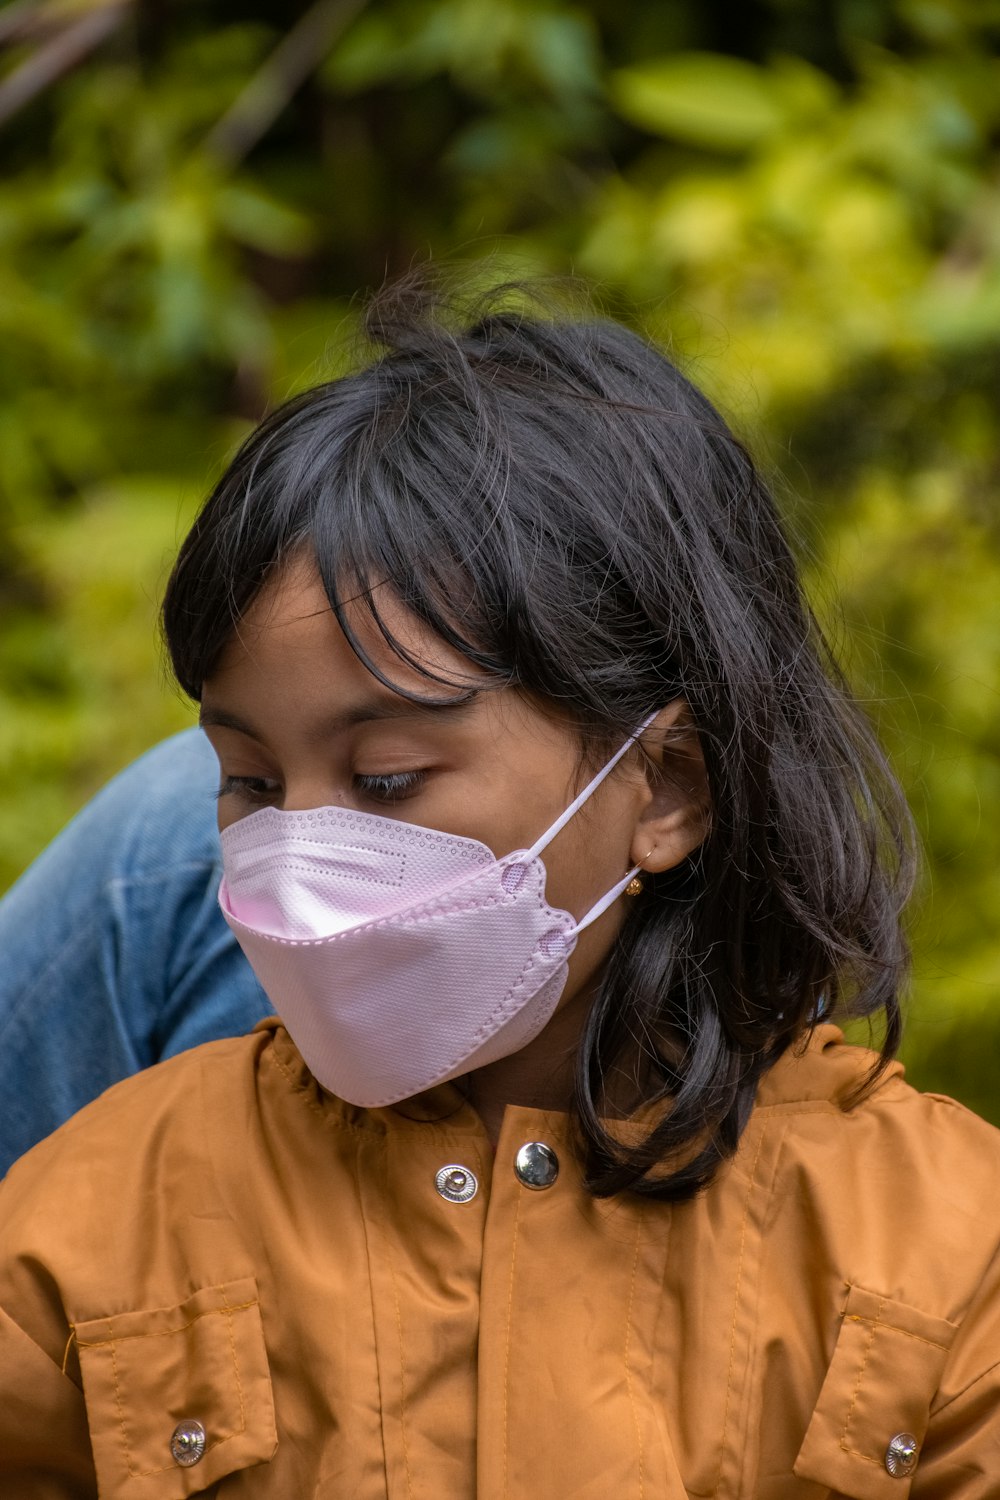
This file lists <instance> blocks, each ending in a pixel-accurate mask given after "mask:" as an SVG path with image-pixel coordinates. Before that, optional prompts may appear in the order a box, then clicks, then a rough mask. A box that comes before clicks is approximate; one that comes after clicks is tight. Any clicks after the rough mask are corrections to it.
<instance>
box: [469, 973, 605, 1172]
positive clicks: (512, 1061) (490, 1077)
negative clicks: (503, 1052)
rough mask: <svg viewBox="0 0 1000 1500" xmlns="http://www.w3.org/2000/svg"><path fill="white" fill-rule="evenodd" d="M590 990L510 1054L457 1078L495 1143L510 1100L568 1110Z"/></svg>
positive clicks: (516, 1102) (510, 1102)
mask: <svg viewBox="0 0 1000 1500" xmlns="http://www.w3.org/2000/svg"><path fill="white" fill-rule="evenodd" d="M590 998H591V997H590V996H589V995H575V996H574V997H573V999H572V1000H571V1001H570V1002H569V1003H568V1004H567V1005H564V1006H561V1007H560V1008H559V1009H558V1010H557V1011H556V1013H555V1015H554V1016H553V1017H552V1019H551V1021H549V1023H548V1025H547V1026H546V1027H545V1029H544V1030H543V1031H542V1032H540V1034H539V1035H538V1036H536V1037H535V1040H534V1041H533V1042H529V1043H528V1045H527V1046H526V1047H522V1048H521V1050H520V1052H515V1053H513V1054H512V1055H511V1056H510V1057H501V1058H498V1060H497V1061H496V1062H494V1063H488V1064H487V1065H486V1067H484V1068H477V1069H476V1071H475V1072H474V1073H467V1074H466V1075H465V1077H464V1078H460V1079H458V1080H457V1081H458V1085H459V1087H460V1088H461V1090H462V1092H463V1093H464V1094H465V1096H466V1098H467V1099H468V1100H469V1103H470V1104H471V1105H472V1106H473V1108H474V1109H475V1110H476V1113H477V1114H478V1115H479V1117H480V1119H481V1120H482V1122H483V1125H484V1127H485V1129H486V1133H487V1135H488V1136H489V1138H490V1140H491V1142H492V1144H493V1145H494V1146H496V1143H497V1140H498V1139H499V1136H500V1127H501V1125H502V1123H503V1115H504V1110H505V1109H506V1107H507V1105H508V1104H519V1105H522V1106H524V1107H526V1108H528V1109H554V1110H563V1111H564V1110H567V1109H568V1108H569V1106H570V1103H571V1101H572V1097H573V1070H574V1063H575V1058H576V1049H577V1045H578V1043H579V1040H580V1032H581V1030H582V1028H583V1023H584V1021H585V1019H586V1015H587V1011H588V1009H589V1006H590Z"/></svg>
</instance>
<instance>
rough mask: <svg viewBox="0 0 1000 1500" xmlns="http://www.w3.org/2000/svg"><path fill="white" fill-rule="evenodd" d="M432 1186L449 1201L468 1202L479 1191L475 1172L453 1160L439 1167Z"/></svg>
mask: <svg viewBox="0 0 1000 1500" xmlns="http://www.w3.org/2000/svg"><path fill="white" fill-rule="evenodd" d="M434 1186H435V1187H436V1188H437V1190H438V1192H439V1193H440V1194H441V1197H442V1198H446V1199H447V1200H448V1202H449V1203H468V1201H469V1199H470V1198H474V1197H475V1196H476V1194H477V1193H478V1192H479V1183H478V1181H477V1179H476V1174H475V1172H470V1171H469V1169H468V1167H460V1166H458V1165H456V1163H454V1162H451V1163H449V1165H448V1166H446V1167H442V1168H441V1170H440V1171H439V1172H438V1173H437V1174H436V1176H435V1178H434Z"/></svg>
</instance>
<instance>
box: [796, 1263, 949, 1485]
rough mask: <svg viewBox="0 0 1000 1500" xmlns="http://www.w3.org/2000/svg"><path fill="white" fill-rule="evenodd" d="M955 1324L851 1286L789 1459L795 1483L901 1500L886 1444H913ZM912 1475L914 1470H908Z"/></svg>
mask: <svg viewBox="0 0 1000 1500" xmlns="http://www.w3.org/2000/svg"><path fill="white" fill-rule="evenodd" d="M956 1331H957V1330H956V1325H955V1324H954V1323H948V1322H946V1321H945V1320H944V1318H936V1317H932V1316H931V1315H930V1314H929V1313H925V1312H921V1311H920V1309H919V1308H916V1307H910V1306H909V1305H908V1304H907V1303H905V1302H894V1301H892V1300H891V1299H890V1298H888V1297H882V1296H879V1294H878V1293H877V1292H869V1291H865V1290H864V1289H863V1288H862V1287H857V1286H852V1287H850V1288H849V1290H848V1296H847V1305H846V1307H845V1308H844V1315H843V1322H842V1324H841V1328H840V1333H839V1335H838V1338H837V1344H836V1347H835V1349H834V1351H833V1358H832V1360H831V1361H830V1367H829V1369H828V1370H827V1373H826V1379H825V1380H824V1382H823V1388H822V1390H821V1391H820V1394H819V1400H818V1401H817V1403H816V1409H815V1411H814V1412H813V1415H812V1420H811V1421H810V1423H809V1426H808V1428H807V1430H806V1435H805V1439H804V1441H803V1443H802V1447H801V1448H800V1450H799V1456H798V1458H797V1459H796V1461H795V1466H794V1473H795V1475H796V1477H797V1478H799V1479H811V1480H814V1481H815V1482H816V1483H817V1484H822V1485H825V1486H826V1488H827V1489H832V1490H839V1491H840V1493H841V1494H843V1495H849V1496H851V1497H852V1500H906V1496H907V1495H908V1494H909V1492H910V1483H911V1480H912V1473H911V1474H910V1475H905V1474H902V1473H897V1474H892V1473H890V1472H889V1470H888V1469H887V1468H886V1454H887V1451H888V1449H889V1444H890V1443H891V1442H892V1440H893V1438H894V1437H896V1436H897V1435H900V1434H907V1433H909V1434H911V1435H912V1436H913V1437H914V1438H915V1439H916V1442H917V1447H918V1453H917V1466H919V1462H920V1458H919V1446H920V1444H921V1443H922V1442H923V1440H924V1437H925V1435H926V1432H927V1427H928V1423H929V1420H930V1407H931V1402H932V1401H933V1399H934V1395H935V1392H936V1391H937V1388H938V1384H939V1382H940V1379H941V1372H942V1369H943V1367H944V1362H945V1358H946V1356H947V1353H948V1350H949V1348H950V1347H951V1342H952V1340H953V1338H954V1337H955V1333H956ZM913 1472H916V1469H915V1468H914V1471H913Z"/></svg>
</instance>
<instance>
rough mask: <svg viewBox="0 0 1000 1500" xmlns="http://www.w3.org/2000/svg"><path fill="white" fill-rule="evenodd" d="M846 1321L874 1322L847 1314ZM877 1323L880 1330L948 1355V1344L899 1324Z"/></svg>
mask: <svg viewBox="0 0 1000 1500" xmlns="http://www.w3.org/2000/svg"><path fill="white" fill-rule="evenodd" d="M844 1321H845V1323H870V1322H871V1321H872V1320H871V1319H870V1318H866V1317H865V1316H864V1315H863V1314H862V1313H847V1315H846V1316H845V1318H844ZM875 1321H876V1322H877V1323H878V1326H879V1327H880V1328H884V1329H886V1331H887V1332H888V1333H898V1334H900V1335H901V1336H902V1337H903V1338H904V1339H916V1341H917V1343H918V1344H929V1345H930V1347H931V1348H932V1349H940V1350H941V1353H942V1354H947V1353H948V1348H949V1346H948V1345H947V1344H939V1343H938V1341H937V1339H927V1338H924V1336H923V1334H922V1333H911V1332H910V1330H909V1329H908V1328H900V1327H899V1325H898V1324H897V1323H887V1322H886V1321H885V1320H884V1319H882V1318H876V1320H875Z"/></svg>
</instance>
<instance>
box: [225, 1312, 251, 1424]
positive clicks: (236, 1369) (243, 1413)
mask: <svg viewBox="0 0 1000 1500" xmlns="http://www.w3.org/2000/svg"><path fill="white" fill-rule="evenodd" d="M222 1299H223V1301H224V1302H225V1304H226V1330H227V1332H228V1334H229V1352H230V1353H231V1354H232V1356H233V1374H234V1375H235V1377H236V1390H237V1393H238V1395H239V1398H240V1425H239V1429H238V1430H239V1432H241V1433H243V1432H246V1430H247V1407H246V1401H245V1399H244V1396H243V1381H242V1379H241V1377H240V1362H239V1359H238V1357H237V1354H236V1336H235V1334H234V1333H233V1313H234V1312H238V1311H239V1309H238V1308H235V1307H230V1306H229V1303H228V1301H226V1294H225V1291H223V1293H222ZM233 1435H234V1436H235V1434H233Z"/></svg>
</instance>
